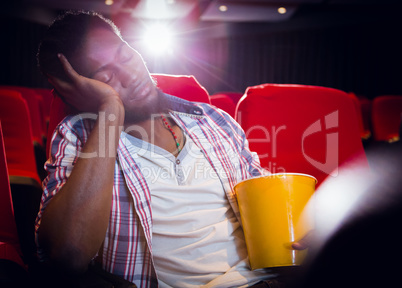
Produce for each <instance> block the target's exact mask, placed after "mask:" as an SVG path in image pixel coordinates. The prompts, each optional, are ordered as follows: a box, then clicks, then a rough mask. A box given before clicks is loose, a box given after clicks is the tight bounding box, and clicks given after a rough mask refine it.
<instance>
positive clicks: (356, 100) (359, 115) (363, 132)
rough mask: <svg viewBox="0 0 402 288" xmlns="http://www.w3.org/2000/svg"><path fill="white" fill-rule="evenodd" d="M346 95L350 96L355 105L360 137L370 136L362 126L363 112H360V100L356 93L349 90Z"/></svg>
mask: <svg viewBox="0 0 402 288" xmlns="http://www.w3.org/2000/svg"><path fill="white" fill-rule="evenodd" d="M348 95H349V96H350V97H351V98H352V100H353V104H354V106H355V110H356V115H357V120H358V123H359V129H360V137H361V138H362V139H368V137H369V136H370V133H369V132H368V131H367V130H366V129H365V127H364V122H363V114H362V108H361V104H360V100H359V98H357V96H356V94H355V93H353V92H349V93H348Z"/></svg>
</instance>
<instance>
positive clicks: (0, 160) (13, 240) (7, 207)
mask: <svg viewBox="0 0 402 288" xmlns="http://www.w3.org/2000/svg"><path fill="white" fill-rule="evenodd" d="M0 219H1V221H0V242H5V243H9V244H12V245H13V246H14V247H15V248H16V249H17V250H20V248H19V239H18V232H17V226H16V224H15V218H14V208H13V200H12V197H11V190H10V181H9V179H8V169H7V161H6V151H5V148H4V139H3V131H2V128H1V121H0Z"/></svg>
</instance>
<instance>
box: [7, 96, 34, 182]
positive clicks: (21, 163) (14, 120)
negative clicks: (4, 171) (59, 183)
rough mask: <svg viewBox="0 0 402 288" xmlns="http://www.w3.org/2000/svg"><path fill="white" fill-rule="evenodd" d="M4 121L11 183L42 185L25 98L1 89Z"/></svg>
mask: <svg viewBox="0 0 402 288" xmlns="http://www.w3.org/2000/svg"><path fill="white" fill-rule="evenodd" d="M0 99H1V105H0V119H1V121H2V124H3V135H4V145H5V149H6V154H7V165H8V173H9V176H10V179H13V180H15V181H19V182H24V183H27V184H28V183H30V184H33V185H39V186H40V185H41V181H40V178H39V176H38V171H37V167H36V160H35V154H34V146H33V143H32V131H31V126H30V124H29V123H30V119H29V112H28V105H27V103H26V101H25V99H23V98H22V97H21V94H20V93H19V92H17V91H13V90H5V89H0Z"/></svg>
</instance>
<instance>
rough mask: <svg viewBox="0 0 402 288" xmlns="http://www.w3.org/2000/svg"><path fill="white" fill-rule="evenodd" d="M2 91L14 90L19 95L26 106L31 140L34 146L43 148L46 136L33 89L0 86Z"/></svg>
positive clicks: (38, 102)
mask: <svg viewBox="0 0 402 288" xmlns="http://www.w3.org/2000/svg"><path fill="white" fill-rule="evenodd" d="M0 88H2V89H7V90H14V91H17V92H19V93H21V96H22V98H24V99H25V101H26V102H27V104H28V111H29V112H28V113H29V114H28V115H29V119H30V121H29V123H30V125H31V130H32V139H33V141H34V144H35V145H39V146H41V147H43V144H44V143H43V138H44V136H45V135H46V131H45V127H43V120H42V116H41V114H40V111H41V108H40V101H39V100H38V97H37V96H38V95H37V93H36V92H35V90H34V89H31V88H27V87H21V86H1V87H0Z"/></svg>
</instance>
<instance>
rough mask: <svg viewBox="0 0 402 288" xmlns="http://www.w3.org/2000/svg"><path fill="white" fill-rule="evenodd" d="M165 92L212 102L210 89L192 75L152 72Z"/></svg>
mask: <svg viewBox="0 0 402 288" xmlns="http://www.w3.org/2000/svg"><path fill="white" fill-rule="evenodd" d="M151 76H152V78H154V79H155V81H156V85H157V86H158V87H159V88H160V89H161V90H162V91H163V92H165V93H167V94H170V95H173V96H177V97H180V98H182V99H185V100H188V101H193V102H203V103H208V104H210V103H211V101H210V99H209V94H208V91H207V90H206V89H205V88H204V87H203V86H201V84H200V83H198V81H197V80H196V79H195V77H194V76H192V75H168V74H156V73H153V74H151Z"/></svg>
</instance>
